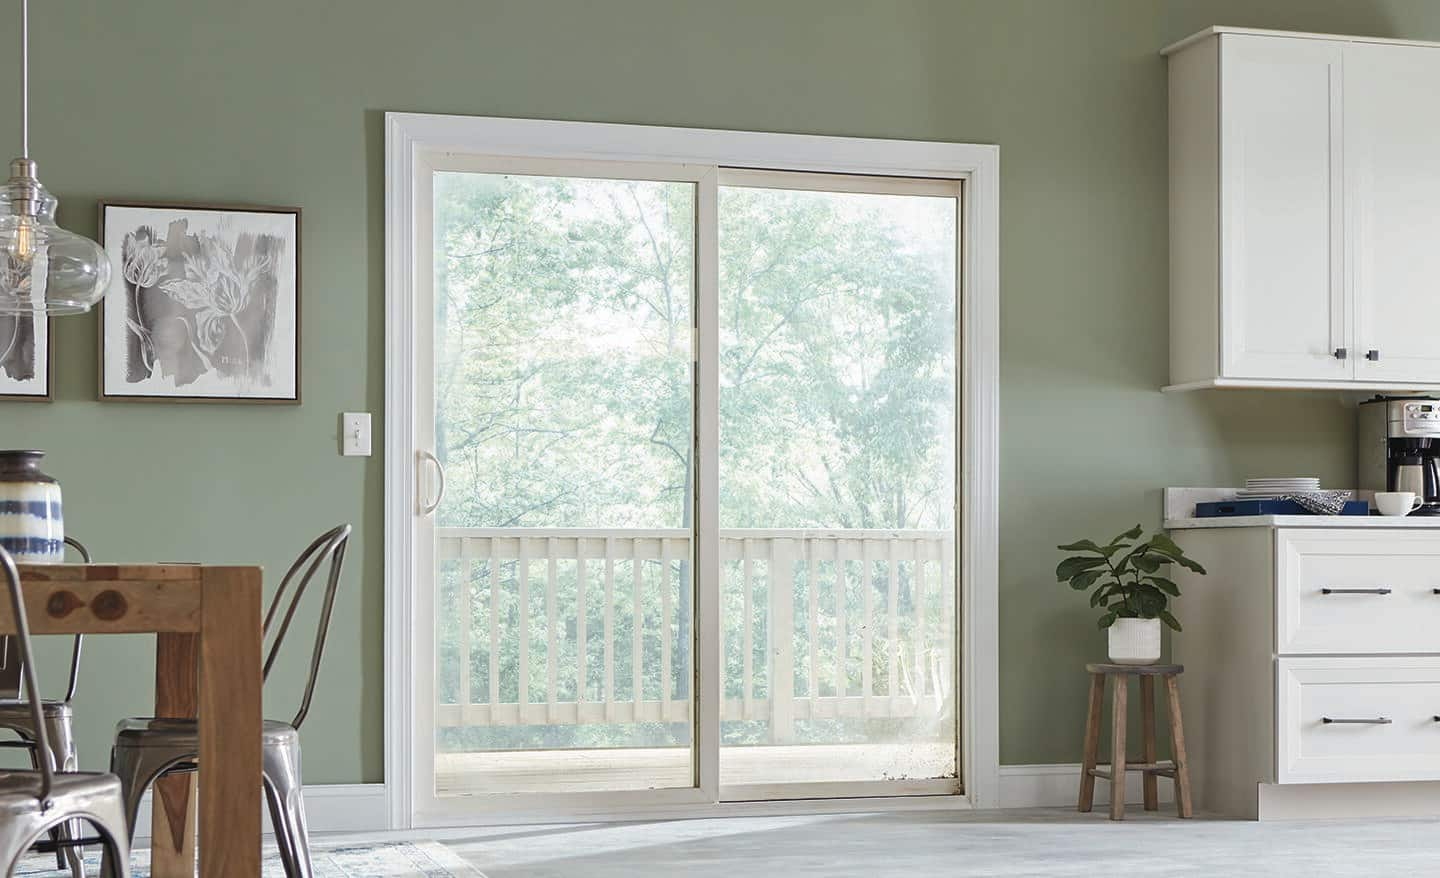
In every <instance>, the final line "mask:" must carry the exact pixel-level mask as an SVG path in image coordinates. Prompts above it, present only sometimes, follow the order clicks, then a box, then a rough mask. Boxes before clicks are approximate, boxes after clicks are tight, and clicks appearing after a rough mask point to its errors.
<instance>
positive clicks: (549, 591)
mask: <svg viewBox="0 0 1440 878" xmlns="http://www.w3.org/2000/svg"><path fill="white" fill-rule="evenodd" d="M557 552H558V549H557V548H556V546H555V538H554V537H549V538H547V539H546V540H545V722H547V723H550V724H554V722H555V700H556V699H555V684H556V682H557V681H558V679H559V672H560V661H559V659H560V650H558V649H556V648H555V629H556V623H557V622H558V621H559V615H560V614H559V610H558V608H557V607H556V596H555V592H556V578H557V576H556V568H557V567H558V566H559V558H558V557H557Z"/></svg>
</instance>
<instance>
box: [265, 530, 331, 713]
mask: <svg viewBox="0 0 1440 878" xmlns="http://www.w3.org/2000/svg"><path fill="white" fill-rule="evenodd" d="M349 543H350V525H348V524H342V525H340V526H339V527H335V528H332V529H331V530H328V531H326V532H325V533H324V534H321V535H320V537H319V538H318V539H316V540H315V542H313V543H311V544H310V545H309V546H307V547H306V549H305V551H303V552H301V553H300V557H298V558H296V559H295V563H294V564H291V565H290V569H289V570H287V571H285V576H284V578H282V579H281V580H280V587H279V588H277V589H276V590H275V597H274V598H272V599H271V601H270V609H269V610H267V611H266V613H265V628H264V631H265V640H266V641H267V642H268V643H269V644H270V646H269V648H268V650H267V651H266V653H265V677H266V679H269V677H270V668H272V667H273V666H274V665H275V659H276V658H277V657H279V655H280V646H281V645H282V644H283V643H284V641H285V634H286V632H288V631H289V630H290V622H291V620H292V619H294V618H295V611H296V610H298V609H299V608H300V599H301V598H303V597H304V596H305V589H306V588H308V587H309V586H310V581H311V580H312V579H314V578H315V573H316V572H317V571H318V570H319V569H320V567H321V565H323V564H325V563H326V562H327V561H328V562H329V571H328V573H327V577H326V581H325V595H324V597H323V598H322V599H321V602H320V622H319V625H318V626H317V627H316V630H315V647H314V651H313V652H312V653H311V655H310V675H309V677H308V678H307V679H306V681H305V695H304V697H302V698H301V699H300V709H299V711H297V712H296V714H295V719H294V720H293V721H292V722H291V723H290V724H291V725H293V726H295V727H296V728H297V729H298V728H299V727H300V724H301V723H302V722H304V721H305V715H306V714H307V713H309V712H310V699H311V697H312V696H313V695H314V694H315V681H316V679H317V678H318V677H319V675H320V658H321V656H322V655H324V653H325V635H326V633H327V632H328V631H329V630H330V613H331V611H332V610H333V609H334V607H335V592H336V589H337V587H338V586H339V585H340V571H341V569H342V568H343V567H344V565H345V548H346V546H347V545H349ZM302 567H303V568H304V570H305V572H304V574H303V575H301V577H300V580H299V582H297V583H296V586H295V589H294V593H293V594H291V595H290V599H289V602H288V604H287V603H286V600H285V598H286V593H287V591H289V588H290V581H291V580H292V579H294V578H295V574H296V573H298V572H300V570H301V568H302ZM282 606H285V607H286V609H285V613H284V615H283V616H281V617H280V624H279V627H278V628H276V626H275V624H274V623H275V619H276V614H277V613H279V612H280V608H281V607H282Z"/></svg>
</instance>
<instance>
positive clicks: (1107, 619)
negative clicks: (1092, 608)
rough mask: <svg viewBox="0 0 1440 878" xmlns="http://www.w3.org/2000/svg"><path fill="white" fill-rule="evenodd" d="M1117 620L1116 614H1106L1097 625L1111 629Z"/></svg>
mask: <svg viewBox="0 0 1440 878" xmlns="http://www.w3.org/2000/svg"><path fill="white" fill-rule="evenodd" d="M1117 618H1118V616H1117V615H1116V614H1115V613H1106V614H1105V615H1103V616H1101V617H1100V620H1099V621H1098V622H1096V623H1095V624H1096V625H1097V626H1099V627H1101V628H1109V627H1110V626H1111V625H1114V624H1115V620H1116V619H1117Z"/></svg>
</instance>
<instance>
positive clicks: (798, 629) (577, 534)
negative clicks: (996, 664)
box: [436, 528, 955, 742]
mask: <svg viewBox="0 0 1440 878" xmlns="http://www.w3.org/2000/svg"><path fill="white" fill-rule="evenodd" d="M437 538H438V545H437V550H438V551H437V557H438V559H439V566H440V593H439V595H438V596H437V597H438V600H437V610H438V613H439V616H438V618H439V626H440V629H439V633H440V635H441V636H440V642H441V654H440V656H439V657H438V661H439V670H440V683H441V685H440V696H439V702H440V703H438V704H437V706H436V721H437V724H438V725H440V726H449V727H455V726H505V725H590V724H609V723H634V722H682V721H686V720H689V719H690V712H691V698H690V680H691V665H690V662H689V648H688V644H689V642H690V622H689V620H690V615H691V613H690V601H689V595H690V591H691V588H690V584H689V583H690V577H691V574H690V557H691V552H690V539H691V537H690V533H689V531H686V530H682V529H674V530H579V529H568V528H440V529H439V531H438V533H437ZM720 556H721V561H722V565H723V581H722V590H723V591H722V601H723V604H722V606H723V610H722V614H721V615H722V617H723V618H722V625H723V633H724V641H723V642H724V645H725V646H724V657H723V663H722V664H723V668H724V683H723V686H724V692H725V699H724V703H723V706H722V709H721V719H722V720H724V721H745V720H748V721H756V722H764V723H768V725H769V729H768V737H769V739H770V740H772V741H776V742H784V741H788V740H790V739H791V738H792V736H793V734H794V728H795V723H796V721H797V720H823V719H839V718H907V717H925V716H938V715H940V714H942V713H943V712H944V711H946V710H948V709H949V708H950V706H951V705H952V704H953V698H954V689H953V667H952V666H953V662H954V659H953V656H954V654H955V652H954V636H955V634H954V632H955V628H954V625H955V587H954V576H953V564H952V559H953V557H954V542H953V539H952V538H951V535H950V534H949V533H948V532H946V531H921V530H759V529H726V530H722V531H721V532H720ZM656 640H658V641H659V643H658V649H657V648H656V647H657V644H656ZM647 647H649V648H648V649H647Z"/></svg>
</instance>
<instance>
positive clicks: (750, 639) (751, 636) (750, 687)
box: [740, 539, 755, 720]
mask: <svg viewBox="0 0 1440 878" xmlns="http://www.w3.org/2000/svg"><path fill="white" fill-rule="evenodd" d="M740 552H741V561H740V571H741V574H740V575H741V577H742V578H741V583H742V585H741V589H740V595H741V598H742V599H743V600H744V604H745V609H744V611H743V615H742V617H741V622H742V625H741V627H742V628H743V629H744V630H743V632H742V633H741V637H740V639H741V642H742V643H743V646H742V647H741V648H742V649H744V650H745V652H744V653H743V654H742V656H741V665H742V667H743V668H744V670H743V671H742V672H741V678H740V687H741V693H742V694H741V700H742V702H743V707H742V708H741V714H740V716H741V718H743V719H746V720H752V719H754V718H755V608H754V601H755V578H754V576H755V571H754V546H753V545H752V541H751V540H749V539H743V540H741V541H740Z"/></svg>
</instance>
